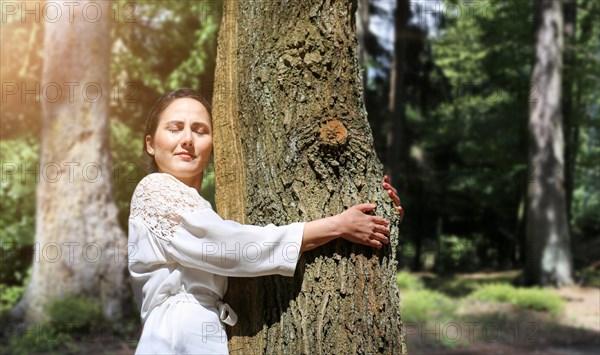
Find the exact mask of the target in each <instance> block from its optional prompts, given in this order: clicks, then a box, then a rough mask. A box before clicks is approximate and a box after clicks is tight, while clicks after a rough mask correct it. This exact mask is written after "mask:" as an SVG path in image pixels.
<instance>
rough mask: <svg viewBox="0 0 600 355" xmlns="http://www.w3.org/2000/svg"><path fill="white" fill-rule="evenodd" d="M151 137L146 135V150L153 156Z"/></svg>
mask: <svg viewBox="0 0 600 355" xmlns="http://www.w3.org/2000/svg"><path fill="white" fill-rule="evenodd" d="M152 145H153V144H152V137H151V136H150V135H147V136H146V152H148V154H150V155H151V156H154V147H152Z"/></svg>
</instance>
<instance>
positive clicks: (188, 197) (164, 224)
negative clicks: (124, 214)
mask: <svg viewBox="0 0 600 355" xmlns="http://www.w3.org/2000/svg"><path fill="white" fill-rule="evenodd" d="M205 208H210V209H212V207H211V205H210V203H209V202H208V201H206V200H205V199H204V198H202V196H200V195H199V194H198V192H197V191H196V190H195V189H194V188H192V187H189V186H187V185H185V184H184V183H183V182H181V181H179V180H177V178H175V177H174V176H172V175H170V174H164V173H154V174H150V175H148V176H146V177H144V178H143V179H142V180H141V181H140V182H139V184H138V185H137V186H136V188H135V191H134V192H133V197H132V199H131V210H130V214H129V218H138V219H140V220H141V221H142V222H143V223H144V224H145V225H146V227H148V229H149V230H150V231H151V232H152V233H153V234H154V235H155V236H157V237H159V238H161V239H164V240H169V239H170V237H171V236H172V235H173V232H174V230H175V228H176V227H177V225H179V223H180V222H181V216H180V214H181V213H185V212H192V211H196V210H198V209H205Z"/></svg>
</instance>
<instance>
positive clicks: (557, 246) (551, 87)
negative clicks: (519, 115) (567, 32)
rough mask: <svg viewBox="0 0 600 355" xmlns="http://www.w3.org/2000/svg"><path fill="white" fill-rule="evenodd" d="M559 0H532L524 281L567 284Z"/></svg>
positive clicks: (569, 272) (568, 263) (568, 255)
mask: <svg viewBox="0 0 600 355" xmlns="http://www.w3.org/2000/svg"><path fill="white" fill-rule="evenodd" d="M561 5H562V4H561V2H560V1H555V0H537V1H536V6H535V10H534V11H535V13H534V62H533V68H532V75H531V82H532V83H533V85H535V88H536V89H537V92H538V93H539V95H538V96H537V97H535V99H534V100H532V102H531V103H530V110H529V158H530V162H531V164H532V167H533V169H534V174H533V175H532V178H533V179H531V181H530V182H529V189H528V199H529V201H528V206H527V244H528V245H527V246H528V252H527V263H526V267H525V276H526V279H527V282H528V283H534V284H541V285H549V284H554V285H558V286H562V285H568V284H571V283H572V282H573V281H572V261H571V245H570V240H569V229H568V221H567V212H566V211H567V208H566V207H567V206H566V201H565V188H564V138H563V131H562V113H561V76H562V50H563V13H562V8H561Z"/></svg>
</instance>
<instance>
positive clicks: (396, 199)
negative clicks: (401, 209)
mask: <svg viewBox="0 0 600 355" xmlns="http://www.w3.org/2000/svg"><path fill="white" fill-rule="evenodd" d="M388 195H389V196H390V197H391V198H392V201H394V204H395V205H396V206H398V205H400V198H399V197H398V195H396V194H395V193H393V192H392V191H388Z"/></svg>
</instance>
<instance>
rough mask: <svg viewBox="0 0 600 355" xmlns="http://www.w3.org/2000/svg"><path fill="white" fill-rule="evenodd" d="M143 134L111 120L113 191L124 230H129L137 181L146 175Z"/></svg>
mask: <svg viewBox="0 0 600 355" xmlns="http://www.w3.org/2000/svg"><path fill="white" fill-rule="evenodd" d="M143 135H144V134H143V132H134V131H133V130H132V129H131V128H130V127H128V126H127V125H125V124H124V123H122V122H120V121H118V120H111V122H110V143H111V158H112V161H113V168H112V169H111V170H112V175H113V193H114V197H115V202H116V204H117V207H118V208H119V222H120V224H121V227H122V228H123V229H124V230H127V224H128V218H129V203H130V202H131V196H132V195H133V191H134V190H135V187H136V186H137V183H138V182H139V181H140V180H141V179H142V178H143V177H144V176H145V175H146V173H145V171H143V169H142V168H141V166H140V157H141V154H142V147H143Z"/></svg>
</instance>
